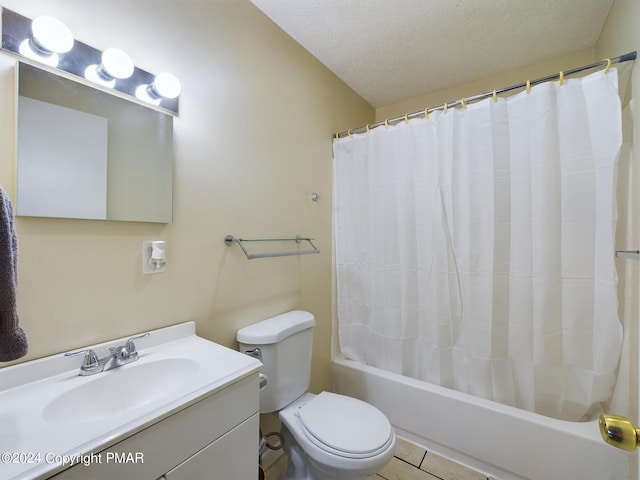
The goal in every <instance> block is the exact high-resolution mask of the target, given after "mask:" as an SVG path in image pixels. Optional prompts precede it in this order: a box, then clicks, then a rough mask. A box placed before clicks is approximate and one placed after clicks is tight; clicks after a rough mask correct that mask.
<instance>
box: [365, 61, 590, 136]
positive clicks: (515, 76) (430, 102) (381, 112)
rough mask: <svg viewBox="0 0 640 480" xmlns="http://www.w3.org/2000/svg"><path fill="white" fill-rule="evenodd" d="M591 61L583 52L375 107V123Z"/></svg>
mask: <svg viewBox="0 0 640 480" xmlns="http://www.w3.org/2000/svg"><path fill="white" fill-rule="evenodd" d="M594 61H595V60H594V55H593V51H592V50H584V51H582V52H578V53H575V54H573V55H568V56H564V57H558V58H554V59H551V60H548V61H546V62H542V63H538V64H535V65H529V66H527V67H525V68H521V69H517V70H511V71H508V72H501V73H496V74H495V75H492V76H491V77H487V78H482V79H480V80H477V81H475V82H469V83H465V84H461V85H453V86H451V88H447V89H445V90H439V91H436V92H432V93H429V94H427V95H422V96H420V97H415V98H410V99H407V100H405V101H403V102H399V103H395V104H393V105H388V106H386V107H381V108H378V109H377V110H376V122H382V121H384V120H385V119H389V118H395V117H400V116H403V115H405V114H406V113H413V112H418V111H421V110H424V109H425V108H431V107H437V106H440V105H443V104H444V103H445V102H448V103H451V102H454V101H457V100H460V99H461V98H465V97H471V96H474V95H479V94H482V93H486V92H492V91H493V90H499V89H500V88H503V87H508V86H511V85H517V84H520V83H523V82H526V81H527V80H533V79H535V78H540V77H544V76H547V75H550V74H553V73H556V72H559V71H560V70H569V69H571V68H576V67H580V66H582V65H588V64H590V63H593V62H594ZM517 92H518V91H515V92H514V93H517ZM358 126H359V125H358Z"/></svg>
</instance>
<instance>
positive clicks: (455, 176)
mask: <svg viewBox="0 0 640 480" xmlns="http://www.w3.org/2000/svg"><path fill="white" fill-rule="evenodd" d="M617 88H618V82H617V72H616V70H615V69H611V70H610V71H609V72H608V73H606V74H605V73H604V72H597V73H594V74H591V75H589V76H586V77H584V78H577V79H570V80H565V81H564V83H563V84H562V85H560V83H559V82H553V83H551V82H549V83H545V84H541V85H539V86H536V87H533V88H532V89H531V91H530V92H529V93H527V92H522V93H520V94H518V95H515V96H512V97H509V98H499V99H498V100H497V101H494V100H493V99H487V100H485V101H482V102H479V103H476V104H471V105H469V106H468V107H467V108H466V109H460V108H456V109H449V110H448V111H447V112H444V113H443V112H441V111H439V112H435V113H432V114H431V115H430V116H429V118H427V119H425V118H420V119H412V120H410V121H408V122H401V123H399V124H397V125H395V126H389V127H378V128H375V129H372V130H371V131H370V132H369V133H364V134H357V135H353V136H348V137H345V138H340V139H338V140H336V141H335V142H334V169H335V175H334V178H335V232H336V237H335V238H336V240H335V242H336V262H337V286H338V317H339V337H340V347H341V351H342V353H343V354H344V355H345V356H347V357H350V358H353V359H356V360H359V361H362V362H364V363H366V364H369V365H372V366H376V367H380V368H383V369H385V370H389V371H393V372H397V373H400V374H403V375H407V376H410V377H413V378H417V379H420V380H425V381H428V382H431V383H436V384H439V385H442V386H445V387H449V388H454V389H456V390H460V391H463V392H467V393H470V394H473V395H476V396H480V397H483V398H488V399H492V400H495V401H498V402H501V403H506V404H509V405H514V406H517V407H520V408H523V409H526V410H530V411H535V412H538V413H542V414H544V415H548V416H553V417H556V418H563V419H566V420H579V419H580V418H582V417H583V416H584V415H585V414H587V413H588V411H589V409H590V408H591V406H592V405H594V404H596V403H598V402H601V401H606V400H607V399H608V398H609V397H610V395H611V392H612V389H613V385H614V383H615V377H616V368H617V363H618V358H619V355H620V350H621V344H622V329H621V325H620V322H619V319H618V315H617V295H616V286H617V277H616V271H615V266H614V230H615V222H616V206H615V179H616V161H617V157H618V151H619V149H620V146H621V142H622V133H621V132H622V127H621V111H620V108H621V107H620V100H619V97H618V93H617Z"/></svg>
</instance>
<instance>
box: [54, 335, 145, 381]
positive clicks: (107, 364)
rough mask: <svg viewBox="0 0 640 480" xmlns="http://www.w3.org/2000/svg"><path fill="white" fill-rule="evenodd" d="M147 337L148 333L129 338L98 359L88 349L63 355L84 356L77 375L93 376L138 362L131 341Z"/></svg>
mask: <svg viewBox="0 0 640 480" xmlns="http://www.w3.org/2000/svg"><path fill="white" fill-rule="evenodd" d="M148 336H149V332H147V333H143V334H142V335H136V336H135V337H131V338H130V339H129V340H127V341H126V342H125V344H124V345H120V346H119V347H111V348H110V349H109V355H107V356H106V357H103V358H98V355H97V354H96V352H94V351H93V350H92V349H90V348H89V349H86V350H80V351H78V352H67V353H65V354H64V355H65V357H75V356H76V355H81V354H84V359H83V360H82V365H80V373H79V375H82V376H87V375H95V374H96V373H100V372H106V371H107V370H111V369H113V368H118V367H121V366H122V365H126V364H127V363H131V362H135V361H136V360H138V351H137V350H136V344H135V343H133V341H134V340H138V339H140V338H146V337H148Z"/></svg>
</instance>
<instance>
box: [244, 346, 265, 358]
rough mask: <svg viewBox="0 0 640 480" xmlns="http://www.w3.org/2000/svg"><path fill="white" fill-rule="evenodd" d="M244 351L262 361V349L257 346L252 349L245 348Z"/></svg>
mask: <svg viewBox="0 0 640 480" xmlns="http://www.w3.org/2000/svg"><path fill="white" fill-rule="evenodd" d="M244 353H245V354H247V355H249V356H250V357H255V358H257V359H258V360H260V361H262V350H260V349H259V348H257V347H256V348H254V349H252V350H245V351H244Z"/></svg>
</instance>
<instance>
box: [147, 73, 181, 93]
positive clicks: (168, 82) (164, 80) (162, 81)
mask: <svg viewBox="0 0 640 480" xmlns="http://www.w3.org/2000/svg"><path fill="white" fill-rule="evenodd" d="M149 89H150V90H151V94H152V96H153V95H157V96H159V97H163V98H176V97H177V96H178V95H180V89H181V86H180V81H179V80H178V79H177V78H176V77H175V75H173V74H172V73H169V72H162V73H159V74H158V75H156V78H155V80H154V81H153V83H152V84H151V85H150V86H149Z"/></svg>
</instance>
